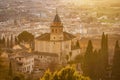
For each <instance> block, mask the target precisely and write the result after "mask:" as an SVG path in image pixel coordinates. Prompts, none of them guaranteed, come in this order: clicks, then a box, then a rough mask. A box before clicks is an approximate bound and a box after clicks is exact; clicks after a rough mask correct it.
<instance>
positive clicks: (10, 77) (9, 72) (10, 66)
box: [8, 61, 13, 80]
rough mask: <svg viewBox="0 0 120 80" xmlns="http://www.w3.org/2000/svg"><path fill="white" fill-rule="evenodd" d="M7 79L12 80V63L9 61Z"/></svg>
mask: <svg viewBox="0 0 120 80" xmlns="http://www.w3.org/2000/svg"><path fill="white" fill-rule="evenodd" d="M8 77H9V79H10V80H12V78H13V69H12V63H11V61H10V62H9V71H8Z"/></svg>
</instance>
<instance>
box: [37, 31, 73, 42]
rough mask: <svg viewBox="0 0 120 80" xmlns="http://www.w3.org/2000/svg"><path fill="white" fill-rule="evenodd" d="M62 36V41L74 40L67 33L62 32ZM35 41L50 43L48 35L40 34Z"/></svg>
mask: <svg viewBox="0 0 120 80" xmlns="http://www.w3.org/2000/svg"><path fill="white" fill-rule="evenodd" d="M63 36H64V41H66V40H71V39H73V38H75V36H74V35H72V34H70V33H67V32H63ZM36 39H37V40H41V41H50V33H45V34H42V35H41V36H39V37H37V38H36Z"/></svg>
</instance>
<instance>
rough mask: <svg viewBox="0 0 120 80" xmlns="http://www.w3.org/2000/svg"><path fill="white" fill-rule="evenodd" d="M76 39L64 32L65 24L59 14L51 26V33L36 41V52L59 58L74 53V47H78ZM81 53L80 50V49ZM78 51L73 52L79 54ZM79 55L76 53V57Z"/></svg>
mask: <svg viewBox="0 0 120 80" xmlns="http://www.w3.org/2000/svg"><path fill="white" fill-rule="evenodd" d="M76 41H77V39H76V37H75V36H74V35H72V34H70V33H68V32H65V31H64V27H63V24H62V22H61V20H60V17H59V15H58V13H56V15H55V18H54V20H53V22H52V24H51V26H50V33H45V34H42V35H41V36H39V37H37V38H36V39H35V51H36V52H40V53H48V54H52V53H55V54H57V55H58V56H59V57H61V56H66V55H68V54H69V53H70V52H72V50H73V49H72V46H76ZM79 51H80V48H79ZM79 51H78V49H77V51H75V49H74V51H73V52H79ZM77 54H79V53H76V55H77Z"/></svg>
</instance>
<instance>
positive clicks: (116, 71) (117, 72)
mask: <svg viewBox="0 0 120 80" xmlns="http://www.w3.org/2000/svg"><path fill="white" fill-rule="evenodd" d="M111 76H112V80H120V46H119V42H118V41H116V45H115V49H114V57H113V65H112V75H111Z"/></svg>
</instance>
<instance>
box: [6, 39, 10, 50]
mask: <svg viewBox="0 0 120 80" xmlns="http://www.w3.org/2000/svg"><path fill="white" fill-rule="evenodd" d="M6 44H7V45H6V46H7V48H10V41H9V38H7V43H6Z"/></svg>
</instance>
